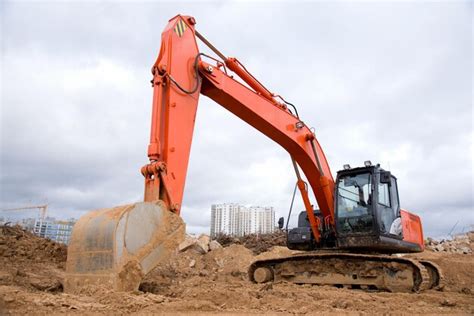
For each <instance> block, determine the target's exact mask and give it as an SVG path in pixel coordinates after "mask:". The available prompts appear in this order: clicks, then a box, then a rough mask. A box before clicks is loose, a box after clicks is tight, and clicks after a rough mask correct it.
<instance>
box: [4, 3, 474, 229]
mask: <svg viewBox="0 0 474 316" xmlns="http://www.w3.org/2000/svg"><path fill="white" fill-rule="evenodd" d="M180 12H181V13H184V14H190V15H193V16H195V17H196V19H197V22H198V24H197V27H198V28H199V30H200V32H201V33H203V34H205V35H206V36H207V37H208V38H209V39H210V40H211V41H212V42H213V43H214V44H215V45H216V46H217V47H219V48H220V49H221V50H222V51H223V52H224V53H225V54H226V55H229V56H236V57H238V58H239V59H240V60H241V61H242V62H244V63H245V64H246V66H247V67H248V68H249V69H251V70H252V72H253V73H254V74H255V75H256V76H257V77H258V78H259V79H261V81H262V82H264V83H265V84H266V85H267V86H268V87H269V88H270V89H271V90H272V91H275V92H278V93H280V94H282V95H284V96H285V97H286V98H287V99H289V100H290V101H291V102H294V103H295V104H297V105H298V109H299V112H300V115H301V116H302V118H303V119H304V121H305V122H306V123H307V124H308V125H312V126H314V127H315V128H316V131H317V136H318V139H319V141H320V142H321V144H322V146H323V148H324V149H325V152H326V155H327V157H328V159H329V161H330V164H331V167H332V171H333V173H334V174H335V172H336V171H337V170H338V169H339V168H340V167H341V166H342V164H344V163H350V164H351V165H360V164H362V162H363V161H364V160H366V159H371V160H372V161H373V162H380V163H382V165H383V166H385V167H390V169H391V170H392V172H393V173H394V174H395V175H396V176H397V177H398V179H399V187H400V198H401V201H402V206H403V207H404V208H407V209H409V210H411V211H413V212H416V213H418V214H420V215H421V216H422V219H423V221H424V224H425V232H426V233H427V234H428V235H442V234H446V233H447V232H449V230H450V229H451V228H452V226H453V225H454V224H455V223H456V222H457V221H460V224H459V225H458V226H459V227H464V226H467V225H472V224H473V223H474V215H473V214H472V205H473V201H472V196H473V186H472V177H473V172H472V171H473V169H472V167H473V163H472V161H473V160H472V139H473V132H472V121H473V116H472V8H471V6H470V4H469V2H467V1H466V2H461V1H457V2H436V3H435V2H421V3H411V2H400V3H396V2H387V3H371V2H356V3H352V2H336V3H332V2H317V3H308V2H301V3H298V5H292V4H290V3H284V2H282V3H274V4H268V3H256V4H251V3H237V2H230V1H227V2H222V3H198V4H192V3H171V2H170V3H160V4H154V3H147V2H144V3H120V4H112V3H109V2H87V3H81V2H72V3H64V2H61V3H60V2H48V3H46V2H39V3H34V2H15V3H13V2H2V4H0V14H1V23H2V24H1V38H2V40H1V44H2V57H1V69H2V71H1V73H2V74H1V89H2V93H1V165H0V168H1V169H0V172H1V179H0V185H1V196H0V206H1V207H2V208H4V207H15V206H22V205H24V204H33V203H42V202H44V201H48V202H49V203H50V204H51V206H50V210H51V213H52V214H53V215H56V216H61V217H69V216H79V215H80V214H83V213H84V212H85V211H87V210H89V209H94V208H99V207H107V206H113V205H117V204H124V203H130V202H135V201H139V200H140V199H141V198H142V194H143V179H142V177H141V175H140V173H139V168H140V167H141V166H142V165H143V164H145V163H146V146H147V142H148V135H149V125H150V123H149V121H150V119H149V117H150V110H151V107H150V105H151V94H152V91H151V88H150V86H149V79H150V78H151V75H150V71H149V69H150V66H151V65H152V64H153V62H154V60H155V58H156V56H157V52H158V49H159V46H160V34H161V31H162V29H163V28H164V26H165V25H166V22H167V21H168V19H169V18H171V17H173V16H174V15H176V14H177V13H180ZM201 46H202V45H201ZM203 50H205V49H203ZM294 180H295V179H294V174H293V171H292V167H291V164H290V161H289V157H288V154H287V153H286V152H285V151H284V150H282V149H281V148H279V147H278V146H277V145H276V144H274V143H273V142H272V141H270V140H268V139H266V138H265V137H264V136H263V135H260V134H259V133H258V132H256V131H254V130H253V129H252V128H250V127H249V126H248V125H247V124H246V123H244V122H241V121H240V120H238V119H237V118H235V117H233V116H232V114H230V113H228V112H226V111H225V110H224V109H223V108H220V107H219V106H218V105H216V104H213V102H211V101H210V100H209V99H207V98H205V97H201V101H200V105H199V110H198V114H197V122H196V129H195V137H194V140H193V147H192V152H191V160H190V166H189V169H188V179H187V183H186V190H185V198H184V202H183V217H184V219H185V220H186V222H187V224H188V229H189V230H191V231H194V232H202V231H207V226H208V223H209V219H210V204H212V203H218V202H239V203H244V204H259V205H273V206H275V207H276V209H277V212H278V213H279V215H281V216H283V215H286V212H287V210H288V206H289V203H290V199H291V195H292V190H293V185H294ZM297 201H298V202H297V204H296V207H295V209H296V210H299V209H301V208H302V205H301V202H299V200H298V197H297Z"/></svg>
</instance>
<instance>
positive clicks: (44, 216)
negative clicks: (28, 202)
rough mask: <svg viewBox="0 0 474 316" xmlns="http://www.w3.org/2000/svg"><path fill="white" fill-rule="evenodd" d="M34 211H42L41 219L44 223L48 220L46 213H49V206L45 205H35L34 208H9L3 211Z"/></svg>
mask: <svg viewBox="0 0 474 316" xmlns="http://www.w3.org/2000/svg"><path fill="white" fill-rule="evenodd" d="M33 209H39V211H40V219H41V220H42V221H44V219H45V218H46V212H47V211H48V204H45V205H34V206H25V207H16V208H7V209H3V210H1V211H2V212H3V211H23V210H33Z"/></svg>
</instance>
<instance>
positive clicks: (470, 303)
mask: <svg viewBox="0 0 474 316" xmlns="http://www.w3.org/2000/svg"><path fill="white" fill-rule="evenodd" d="M255 252H259V251H252V250H249V249H247V248H245V247H244V246H243V245H241V244H229V246H228V247H225V248H220V249H216V250H213V251H210V252H208V253H206V254H204V255H203V254H200V253H199V252H197V251H195V250H194V249H189V250H187V251H185V252H182V253H176V254H175V255H174V256H172V257H171V258H169V259H168V260H167V261H166V262H163V263H162V264H161V265H160V266H158V267H157V268H156V269H155V270H154V271H153V272H152V273H150V274H149V275H148V276H147V277H146V278H145V280H144V281H143V282H142V284H141V286H140V291H137V292H134V293H114V292H111V291H109V290H108V289H103V288H97V289H94V290H91V292H90V293H85V294H82V295H71V294H66V293H63V292H62V286H61V281H62V277H63V272H64V263H65V259H66V255H65V254H66V249H65V247H63V246H60V245H58V244H55V243H53V242H50V241H46V240H43V239H40V238H38V237H35V236H33V235H31V234H28V233H25V232H23V231H22V230H21V229H18V228H11V227H10V228H5V227H3V228H0V255H1V256H0V314H12V315H18V314H21V315H23V314H27V313H28V314H46V313H55V314H58V313H68V314H71V313H77V314H84V313H88V314H89V313H113V314H129V313H132V312H135V313H157V314H169V313H170V312H174V313H193V314H213V313H219V314H222V313H224V314H236V313H239V314H262V313H265V314H287V313H295V314H307V313H308V314H326V313H328V312H338V313H354V312H356V313H363V314H365V313H366V314H379V313H393V312H395V313H410V314H413V313H423V314H434V313H435V314H438V313H458V314H459V313H460V314H473V313H474V281H473V279H474V278H473V276H472V274H473V272H472V271H474V256H473V255H472V254H455V253H441V252H431V251H427V252H425V253H423V254H421V255H417V257H423V258H429V259H432V260H434V261H435V262H437V263H438V264H440V265H441V267H442V268H443V270H444V273H445V276H446V283H447V286H446V288H445V290H444V291H443V292H439V291H427V292H424V293H421V294H416V293H413V294H401V293H396V294H393V293H379V292H364V291H360V290H348V289H337V288H333V287H321V286H298V285H293V284H286V283H280V284H274V285H272V286H267V285H265V286H262V285H257V284H252V283H250V282H249V281H247V277H246V271H247V267H248V265H249V264H250V263H251V262H252V261H253V260H255V259H256V258H265V257H270V256H274V255H288V254H290V253H291V251H290V250H288V249H286V248H284V247H281V246H276V247H273V248H271V250H270V251H267V252H262V253H260V254H259V255H255Z"/></svg>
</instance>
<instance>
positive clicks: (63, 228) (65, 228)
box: [33, 217, 76, 245]
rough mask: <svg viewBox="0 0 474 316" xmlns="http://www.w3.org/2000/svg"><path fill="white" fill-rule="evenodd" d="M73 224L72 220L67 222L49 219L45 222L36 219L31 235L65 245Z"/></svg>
mask: <svg viewBox="0 0 474 316" xmlns="http://www.w3.org/2000/svg"><path fill="white" fill-rule="evenodd" d="M75 223H76V222H75V220H73V219H71V220H69V221H57V220H55V219H54V218H49V217H48V218H46V219H45V220H42V219H38V220H36V221H35V225H34V228H33V233H34V234H36V235H38V236H40V237H43V238H49V239H51V240H54V241H56V242H59V243H63V244H66V245H67V244H68V243H69V239H70V238H71V233H72V228H73V227H74V224H75Z"/></svg>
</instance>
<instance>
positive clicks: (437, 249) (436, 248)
mask: <svg viewBox="0 0 474 316" xmlns="http://www.w3.org/2000/svg"><path fill="white" fill-rule="evenodd" d="M433 250H434V251H440V252H441V251H444V247H443V246H442V245H441V244H438V245H436V246H435V247H434V248H433Z"/></svg>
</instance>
